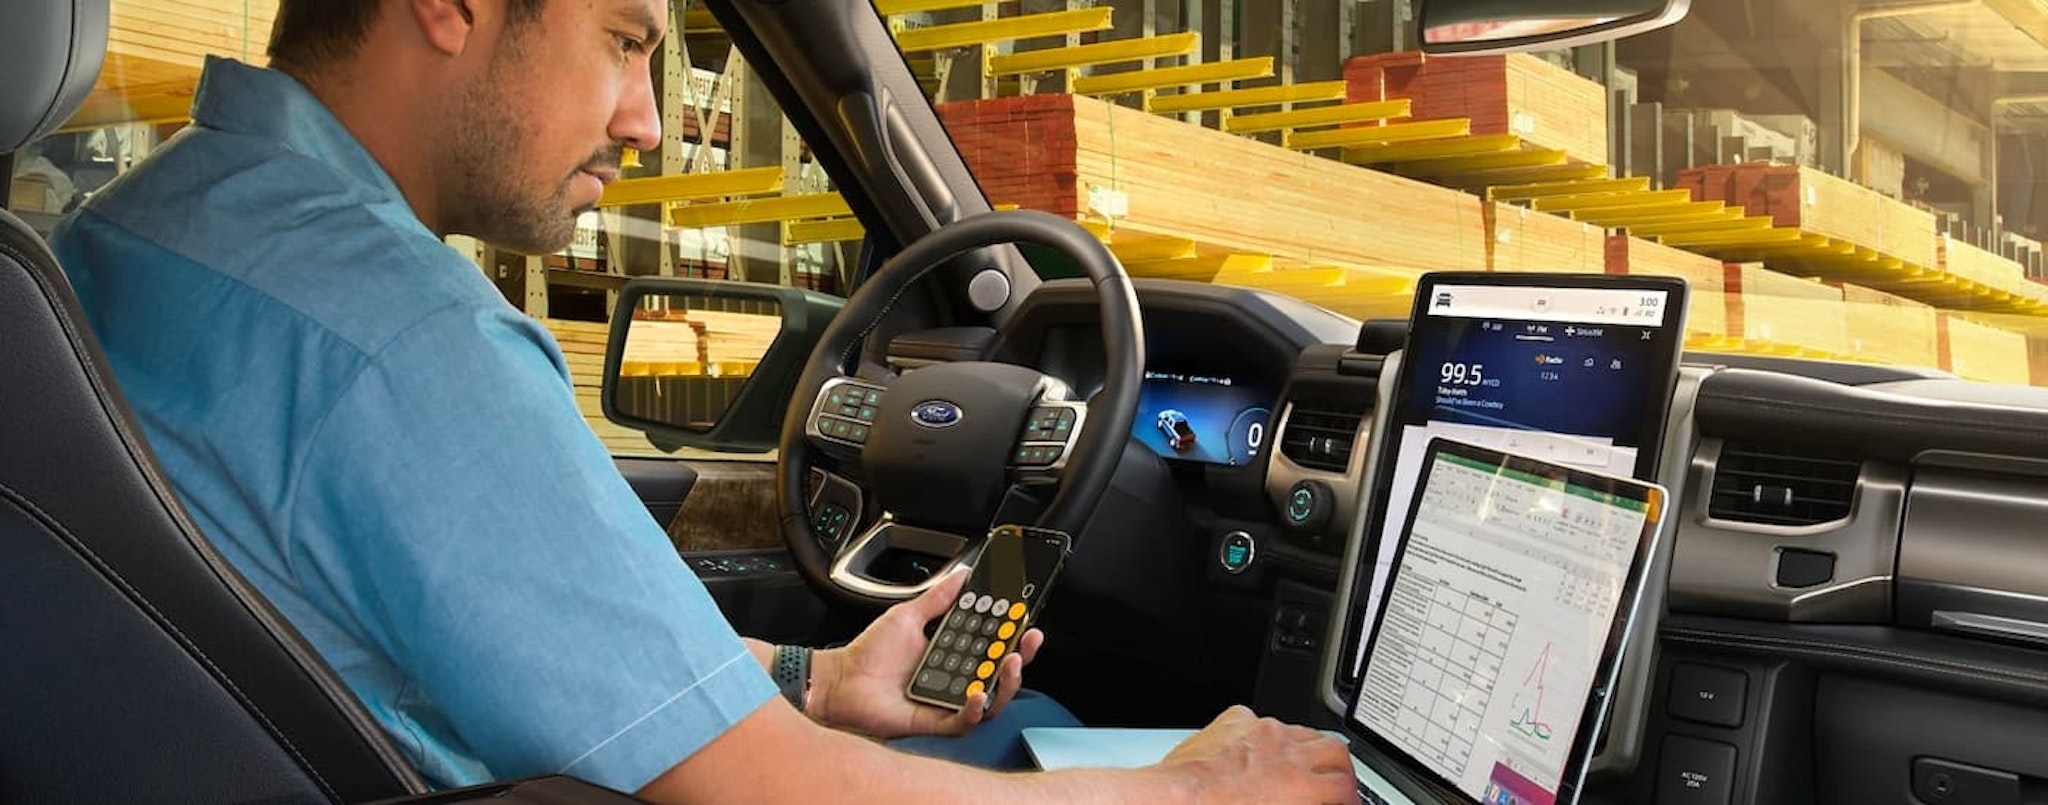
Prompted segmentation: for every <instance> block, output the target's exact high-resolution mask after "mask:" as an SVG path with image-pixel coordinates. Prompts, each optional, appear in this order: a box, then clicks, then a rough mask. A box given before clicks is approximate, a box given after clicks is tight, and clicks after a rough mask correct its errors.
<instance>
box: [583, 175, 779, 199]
mask: <svg viewBox="0 0 2048 805" xmlns="http://www.w3.org/2000/svg"><path fill="white" fill-rule="evenodd" d="M782 178H783V172H782V168H780V167H774V166H771V167H765V168H745V169H742V170H730V171H710V172H706V173H679V174H675V175H672V176H649V177H646V178H641V179H620V180H618V181H616V182H613V183H611V184H610V185H608V186H606V187H605V189H604V195H602V196H599V197H598V199H597V206H600V207H623V206H626V205H629V204H655V203H658V202H663V201H698V200H702V199H712V198H725V197H727V196H765V195H768V194H770V193H780V192H782Z"/></svg>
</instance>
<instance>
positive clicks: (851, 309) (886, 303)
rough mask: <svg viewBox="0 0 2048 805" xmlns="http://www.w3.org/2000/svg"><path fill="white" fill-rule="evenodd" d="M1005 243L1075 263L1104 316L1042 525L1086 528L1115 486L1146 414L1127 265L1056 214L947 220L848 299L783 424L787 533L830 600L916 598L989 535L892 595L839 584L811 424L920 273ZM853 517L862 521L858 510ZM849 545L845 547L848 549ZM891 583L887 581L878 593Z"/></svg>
mask: <svg viewBox="0 0 2048 805" xmlns="http://www.w3.org/2000/svg"><path fill="white" fill-rule="evenodd" d="M1004 243H1031V244H1036V245H1039V246H1042V247H1045V248H1049V249H1054V250H1056V251H1059V252H1060V253H1062V254H1064V255H1066V256H1067V257H1069V258H1070V259H1072V260H1073V261H1074V262H1075V263H1076V264H1077V265H1079V266H1080V268H1081V269H1082V271H1083V272H1084V273H1086V275H1087V276H1088V279H1089V280H1090V281H1091V282H1092V283H1093V284H1094V287H1095V290H1096V295H1097V298H1098V308H1099V310H1100V315H1101V317H1102V334H1103V351H1104V358H1105V360H1104V369H1105V371H1104V378H1103V386H1102V390H1101V391H1100V393H1098V394H1097V395H1096V396H1095V398H1094V399H1093V401H1091V402H1090V403H1088V404H1087V408H1088V412H1087V414H1086V419H1085V422H1084V423H1083V424H1082V425H1081V427H1080V429H1079V431H1078V433H1077V434H1076V435H1075V436H1074V437H1073V442H1072V452H1071V453H1070V454H1069V455H1068V456H1067V458H1066V460H1065V461H1064V465H1065V468H1064V471H1063V472H1061V473H1060V475H1059V488H1058V492H1057V493H1056V494H1054V496H1053V498H1052V502H1051V503H1050V504H1049V505H1048V506H1047V507H1046V509H1045V510H1044V513H1043V514H1042V515H1041V516H1040V518H1039V520H1038V523H1037V525H1039V526H1041V527H1045V528H1052V529H1056V530H1060V531H1064V532H1067V533H1069V534H1078V533H1079V532H1080V530H1081V528H1082V527H1083V526H1084V525H1086V524H1087V522H1088V520H1089V518H1090V517H1091V516H1092V515H1093V514H1094V511H1095V508H1096V506H1097V505H1098V504H1100V502H1101V501H1102V497H1103V494H1104V493H1105V492H1106V491H1107V489H1108V487H1109V482H1110V480H1111V478H1112V477H1113V476H1114V474H1115V472H1116V465H1117V461H1118V459H1119V458H1120V457H1121V455H1122V452H1123V447H1124V444H1125V442H1126V441H1127V440H1128V438H1129V434H1130V433H1131V427H1132V425H1133V424H1134V423H1135V421H1136V418H1137V403H1138V394H1139V387H1140V385H1141V384H1142V381H1143V377H1144V365H1145V355H1144V344H1145V339H1144V330H1143V321H1142V318H1141V316H1140V314H1139V311H1138V299H1137V293H1136V291H1135V290H1134V289H1133V287H1132V285H1131V282H1130V278H1129V276H1128V275H1127V274H1125V273H1124V270H1123V266H1122V265H1121V264H1119V263H1118V262H1117V260H1116V258H1115V257H1114V256H1112V255H1111V254H1110V253H1109V250H1108V249H1107V248H1105V247H1104V246H1103V244H1102V242H1101V241H1100V240H1098V239H1096V238H1095V236H1093V235H1091V234H1089V233H1088V231H1087V230H1085V229H1082V228H1081V227H1080V226H1078V225H1076V224H1075V223H1074V222H1073V221H1070V220H1067V219H1065V218H1061V217H1059V216H1055V215H1051V214H1048V213H1043V212H1037V211H1031V210H1012V211H997V212H988V213H982V214H979V215H974V216H971V217H968V218H963V219H961V220H959V221H955V222H953V223H951V224H947V225H946V226H943V227H941V228H939V229H938V230H937V231H934V232H932V233H931V234H929V235H927V236H925V237H923V238H920V239H918V240H917V241H915V242H913V243H911V244H910V245H909V246H907V247H905V248H904V249H903V250H902V251H901V252H899V253H897V254H896V255H895V256H894V257H892V258H890V259H889V260H888V261H887V262H885V263H884V264H883V265H882V266H881V267H880V268H879V269H877V270H876V271H875V273H874V275H873V276H871V277H870V278H869V279H868V280H867V282H866V283H864V284H863V285H862V286H861V287H860V289H859V290H858V291H856V292H855V293H854V294H853V296H852V297H850V298H849V299H847V302H846V305H845V307H843V308H842V309H841V310H840V313H839V315H838V316H836V317H834V318H833V320H832V322H831V323H829V324H828V325H827V326H826V328H825V331H824V333H823V334H822V335H821V336H820V338H819V340H818V343H817V346H816V347H815V348H814V349H813V351H812V353H811V356H810V360H808V361H807V362H806V363H805V366H804V370H803V373H802V375H801V376H800V378H799V380H798V383H797V389H796V394H795V396H794V397H793V398H792V403H791V405H790V408H789V413H788V415H787V416H786V417H785V418H784V420H783V426H782V435H781V440H780V448H781V452H780V454H779V457H778V461H777V463H776V476H777V477H776V506H777V509H778V512H779V514H780V515H781V516H780V521H781V527H782V532H783V538H784V540H785V542H787V543H788V546H789V550H790V555H791V558H792V559H793V560H794V564H795V565H796V567H797V571H798V573H799V574H800V575H801V576H802V577H803V579H804V581H805V582H806V583H808V584H809V585H810V586H811V587H812V589H813V590H815V591H817V593H818V594H819V595H820V596H821V597H823V598H825V599H826V601H827V602H828V603H834V604H841V605H850V606H856V607H877V606H886V605H888V604H891V603H895V602H896V601H899V600H902V599H904V598H908V597H911V596H914V595H915V594H916V593H917V592H920V591H921V590H922V589H923V588H924V587H926V586H929V584H930V582H931V581H935V580H936V579H937V578H938V577H939V576H940V575H942V574H943V573H944V572H945V571H946V570H947V569H950V567H951V564H957V563H958V562H960V561H961V560H962V558H963V557H964V556H966V555H968V554H970V553H971V552H972V549H973V547H974V545H976V544H978V541H979V539H980V538H981V535H979V534H973V535H962V536H963V537H964V538H965V539H966V540H967V542H968V545H967V546H966V548H964V549H963V550H961V551H960V552H959V553H958V554H956V555H955V556H954V558H953V560H952V562H951V563H949V565H948V566H947V568H942V569H940V571H939V572H938V573H934V574H933V576H932V578H931V579H929V580H927V582H926V583H924V584H920V585H896V589H890V590H889V591H888V593H887V594H886V595H875V594H870V593H867V592H861V591H856V590H854V589H850V588H848V587H847V586H845V585H843V584H841V583H840V582H838V581H836V580H835V579H834V578H833V574H832V565H833V562H834V560H835V558H837V556H836V555H835V554H832V553H828V551H827V547H826V546H825V545H822V544H820V542H819V540H818V539H817V537H816V536H815V532H814V530H813V527H812V521H811V513H810V511H809V495H808V494H807V482H808V480H809V476H810V474H811V468H812V466H813V464H814V459H816V458H817V453H818V447H817V446H816V445H815V444H814V442H813V441H812V436H813V434H812V432H811V428H810V426H811V425H812V424H813V420H812V406H811V403H812V402H813V401H815V400H818V399H819V397H820V395H821V394H822V393H823V392H824V390H825V389H826V386H827V384H828V383H831V382H832V381H833V380H834V379H835V378H844V377H846V374H845V373H846V371H847V367H848V366H849V364H851V363H852V362H853V360H854V358H855V357H856V355H857V352H858V350H859V349H860V347H861V345H862V342H863V341H865V340H866V338H867V337H868V336H869V335H870V334H872V333H873V331H874V328H875V327H876V326H877V325H878V324H879V322H880V321H881V319H882V317H883V316H884V315H886V314H887V313H888V311H889V309H890V308H891V307H892V306H893V305H894V304H895V303H896V301H897V300H898V299H900V298H901V297H902V295H903V294H904V293H905V292H907V291H908V290H909V289H910V288H911V287H912V286H914V285H915V284H916V282H917V281H918V280H919V279H922V278H923V277H924V276H925V275H927V274H929V273H930V272H931V271H932V270H933V269H935V268H937V267H939V266H941V265H945V264H946V263H947V262H948V261H949V260H951V259H952V258H954V257H956V256H959V255H960V254H963V253H965V252H968V251H971V250H974V249H979V248H984V247H988V246H993V245H998V244H1004ZM909 374H911V373H906V376H908V375H909ZM878 427H879V426H878ZM854 519H855V520H856V522H857V521H858V520H859V514H858V513H855V517H854ZM844 547H845V546H841V548H842V551H841V553H843V548H844ZM863 586H870V585H863ZM889 586H890V585H886V584H881V585H879V586H876V587H875V589H881V588H886V587H889Z"/></svg>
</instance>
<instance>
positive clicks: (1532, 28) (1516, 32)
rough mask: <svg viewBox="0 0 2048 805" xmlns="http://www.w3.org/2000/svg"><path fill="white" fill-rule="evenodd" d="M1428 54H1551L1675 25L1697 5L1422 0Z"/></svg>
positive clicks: (1682, 1)
mask: <svg viewBox="0 0 2048 805" xmlns="http://www.w3.org/2000/svg"><path fill="white" fill-rule="evenodd" d="M1420 2H1421V8H1420V9H1418V10H1417V11H1416V15H1415V17H1416V21H1417V22H1416V27H1417V28H1418V29H1419V30H1420V32H1421V34H1422V35H1421V40H1422V50H1423V52H1424V53H1446V54H1456V53H1463V54H1480V53H1511V52H1514V51H1520V50H1549V49H1554V48H1563V47H1570V46H1572V45H1586V44H1593V43H1597V42H1606V41H1609V40H1614V39H1620V38H1622V37H1624V36H1629V35H1632V34H1639V33H1642V32H1644V31H1653V30H1656V29H1658V28H1662V27H1664V26H1667V25H1673V24H1676V23H1677V22H1678V21H1679V20H1682V19H1684V18H1685V12H1686V11H1687V10H1688V9H1689V8H1691V6H1692V0H1420Z"/></svg>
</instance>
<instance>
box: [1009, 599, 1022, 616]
mask: <svg viewBox="0 0 2048 805" xmlns="http://www.w3.org/2000/svg"><path fill="white" fill-rule="evenodd" d="M1023 619H1024V602H1022V601H1018V602H1017V603H1014V604H1011V605H1010V620H1013V621H1019V620H1023Z"/></svg>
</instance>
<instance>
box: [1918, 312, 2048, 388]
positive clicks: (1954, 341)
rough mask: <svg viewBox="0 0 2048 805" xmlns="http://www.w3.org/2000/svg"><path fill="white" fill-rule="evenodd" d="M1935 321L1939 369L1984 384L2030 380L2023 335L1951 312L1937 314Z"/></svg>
mask: <svg viewBox="0 0 2048 805" xmlns="http://www.w3.org/2000/svg"><path fill="white" fill-rule="evenodd" d="M1937 321H1938V325H1937V326H1938V328H1939V330H1940V348H1941V368H1942V369H1945V370H1947V371H1948V372H1950V373H1952V374H1954V375H1955V376H1957V377H1961V378H1964V379H1967V380H1982V381H1985V382H1988V383H2013V384H2017V385H2026V384H2027V383H2028V382H2029V381H2030V380H2031V379H2032V373H2031V371H2030V368H2029V366H2028V357H2029V356H2028V348H2027V337H2026V336H2023V335H2020V334H2019V333H2012V332H2007V331H2005V330H2001V329H1998V328H1996V327H1992V326H1989V325H1984V324H1978V323H1976V322H1974V321H1970V320H1969V319H1966V318H1963V317H1961V316H1958V315H1955V314H1952V313H1943V314H1941V316H1940V318H1939V319H1938V320H1937Z"/></svg>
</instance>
